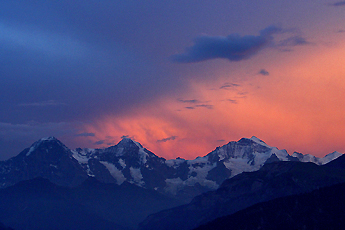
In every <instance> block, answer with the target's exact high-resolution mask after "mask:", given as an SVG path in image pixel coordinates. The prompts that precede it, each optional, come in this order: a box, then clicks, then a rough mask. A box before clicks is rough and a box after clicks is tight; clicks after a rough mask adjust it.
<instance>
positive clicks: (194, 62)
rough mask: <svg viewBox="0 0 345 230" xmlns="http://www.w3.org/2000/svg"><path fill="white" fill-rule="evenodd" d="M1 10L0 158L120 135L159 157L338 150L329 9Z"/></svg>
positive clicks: (107, 4) (109, 4) (339, 112)
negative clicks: (252, 142) (50, 144)
mask: <svg viewBox="0 0 345 230" xmlns="http://www.w3.org/2000/svg"><path fill="white" fill-rule="evenodd" d="M13 4H14V3H12V2H11V1H4V2H3V3H1V4H0V6H1V8H2V9H8V11H6V12H5V11H4V12H3V14H2V15H1V17H0V26H1V27H2V28H4V29H3V30H2V32H1V33H0V36H1V37H0V38H1V39H0V49H1V50H2V52H3V54H4V55H3V56H2V57H1V61H2V62H1V63H2V64H1V77H2V80H3V81H2V82H3V83H2V85H1V86H0V90H1V92H2V97H1V98H2V99H1V100H0V109H1V113H0V146H1V147H2V149H3V153H1V152H0V154H1V155H0V157H1V159H6V158H8V157H10V156H13V155H16V154H18V153H19V151H21V150H22V149H24V148H26V147H29V146H30V144H31V143H32V142H34V141H36V140H37V139H39V138H41V137H44V136H56V137H57V138H58V139H61V141H62V142H64V143H66V145H67V146H68V147H71V148H76V147H82V148H83V147H90V148H103V147H108V146H111V145H115V144H117V143H118V142H119V141H120V140H121V138H122V137H123V136H128V137H130V138H133V139H134V140H136V141H138V142H140V143H141V144H142V145H143V146H144V147H145V148H147V149H149V150H151V151H153V152H154V153H155V154H157V155H158V156H162V157H165V158H168V159H170V158H176V157H182V158H186V159H192V158H195V157H197V156H203V155H205V154H207V153H208V152H210V151H212V150H213V149H215V148H216V147H217V146H221V145H223V144H226V143H228V142H229V141H237V140H239V139H240V138H242V137H251V136H257V137H258V138H260V139H262V140H263V141H265V142H266V143H267V144H268V145H271V146H276V147H278V148H279V149H287V150H288V152H289V153H290V154H292V153H293V151H298V152H302V153H304V154H307V153H309V154H313V155H316V156H318V157H321V156H324V155H326V154H328V153H330V152H333V151H340V152H345V141H344V136H345V135H344V134H345V132H344V130H345V119H344V114H345V107H344V105H343V104H344V101H345V99H344V98H345V68H344V67H343V65H344V63H345V42H344V41H345V33H344V31H345V27H344V25H343V21H344V15H345V14H344V12H345V6H344V5H343V4H342V2H336V1H335V2H327V1H321V0H319V1H303V2H301V1H289V2H287V1H273V0H272V1H270V0H269V1H265V2H262V1H248V2H229V1H217V2H214V1H203V2H202V3H200V2H197V1H171V2H170V1H168V2H164V3H163V2H160V1H154V0H152V1H147V2H141V3H138V4H134V3H131V2H130V1H128V2H121V1H104V2H98V1H93V0H87V1H85V2H74V3H67V1H59V2H56V3H48V2H45V1H37V2H36V3H35V4H34V3H29V2H27V3H25V2H23V3H22V4H19V5H13ZM66 7H67V9H69V10H67V11H66V10H61V9H65V8H66ZM9 9H11V10H9ZM42 12H48V13H45V14H42ZM21 15H27V17H24V16H23V17H22V16H21Z"/></svg>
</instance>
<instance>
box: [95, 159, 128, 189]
mask: <svg viewBox="0 0 345 230" xmlns="http://www.w3.org/2000/svg"><path fill="white" fill-rule="evenodd" d="M100 163H102V164H103V165H104V166H105V167H106V168H107V169H108V171H109V173H110V175H112V177H114V178H115V179H116V182H117V184H118V185H120V184H122V183H123V182H124V181H125V180H126V178H125V176H124V175H123V174H122V172H121V171H120V170H119V169H118V168H116V166H115V165H113V164H111V163H109V162H106V161H100Z"/></svg>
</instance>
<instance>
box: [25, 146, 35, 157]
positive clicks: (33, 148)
mask: <svg viewBox="0 0 345 230" xmlns="http://www.w3.org/2000/svg"><path fill="white" fill-rule="evenodd" d="M35 149H36V145H32V146H31V147H30V149H29V151H28V152H27V153H26V156H29V155H30V154H31V153H32V152H33V151H35Z"/></svg>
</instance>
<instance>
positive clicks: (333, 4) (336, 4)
mask: <svg viewBox="0 0 345 230" xmlns="http://www.w3.org/2000/svg"><path fill="white" fill-rule="evenodd" d="M329 5H330V6H345V1H341V2H335V3H330V4H329Z"/></svg>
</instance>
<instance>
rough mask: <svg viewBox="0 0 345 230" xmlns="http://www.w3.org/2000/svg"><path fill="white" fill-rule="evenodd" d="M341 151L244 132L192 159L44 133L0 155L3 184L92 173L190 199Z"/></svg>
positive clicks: (64, 181) (61, 180)
mask: <svg viewBox="0 0 345 230" xmlns="http://www.w3.org/2000/svg"><path fill="white" fill-rule="evenodd" d="M340 155H341V153H339V152H333V153H331V154H328V155H326V156H325V157H324V158H317V157H314V156H311V155H303V154H300V153H296V152H295V153H293V154H292V155H289V154H288V153H287V151H286V150H278V149H277V148H276V147H270V146H268V145H267V144H266V143H265V142H263V141H262V140H260V139H258V138H256V137H252V138H242V139H240V140H239V141H237V142H236V141H232V142H229V143H228V144H226V145H224V146H221V147H217V148H216V149H215V150H214V151H212V152H210V153H208V154H207V155H205V156H203V157H197V158H196V159H194V160H185V159H182V158H177V159H172V160H166V159H164V158H162V157H158V156H157V155H155V154H154V153H152V152H151V151H149V150H147V149H145V148H144V147H143V146H142V145H141V144H140V143H138V142H136V141H133V140H131V139H129V138H123V139H122V140H121V141H120V142H119V143H118V144H117V145H115V146H111V147H109V148H105V149H88V148H87V149H81V148H77V149H75V150H71V149H69V148H67V147H66V146H65V145H64V144H63V143H61V142H60V141H59V140H57V139H56V138H55V137H48V138H42V139H40V140H38V141H37V142H35V143H33V144H32V145H31V146H30V148H27V149H25V150H23V151H22V152H21V153H20V154H19V155H17V156H15V157H13V158H10V159H9V160H7V161H0V188H5V187H8V186H11V185H14V184H16V183H18V182H19V181H23V180H28V179H33V178H35V177H43V178H47V179H49V180H50V181H51V182H53V183H56V184H58V185H62V186H72V187H73V186H76V185H79V184H81V183H82V182H83V181H84V180H86V178H88V177H95V178H96V179H97V180H99V181H101V182H104V183H115V184H118V185H121V184H122V183H123V182H124V181H127V182H129V183H131V184H134V185H137V186H139V187H142V188H146V189H152V190H156V191H158V192H160V193H163V194H166V195H169V196H173V197H175V198H178V199H180V200H183V201H185V202H189V201H190V200H191V199H192V198H193V197H194V196H196V195H199V194H201V193H203V192H207V191H211V190H215V189H217V188H219V186H220V185H221V183H222V182H223V181H224V180H226V179H228V178H231V177H233V176H235V175H237V174H240V173H242V172H251V171H256V170H258V169H260V168H261V167H262V166H263V165H264V164H265V163H268V162H273V161H301V162H313V163H316V164H318V165H321V164H325V163H328V162H329V161H331V160H333V159H335V158H337V157H339V156H340Z"/></svg>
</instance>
